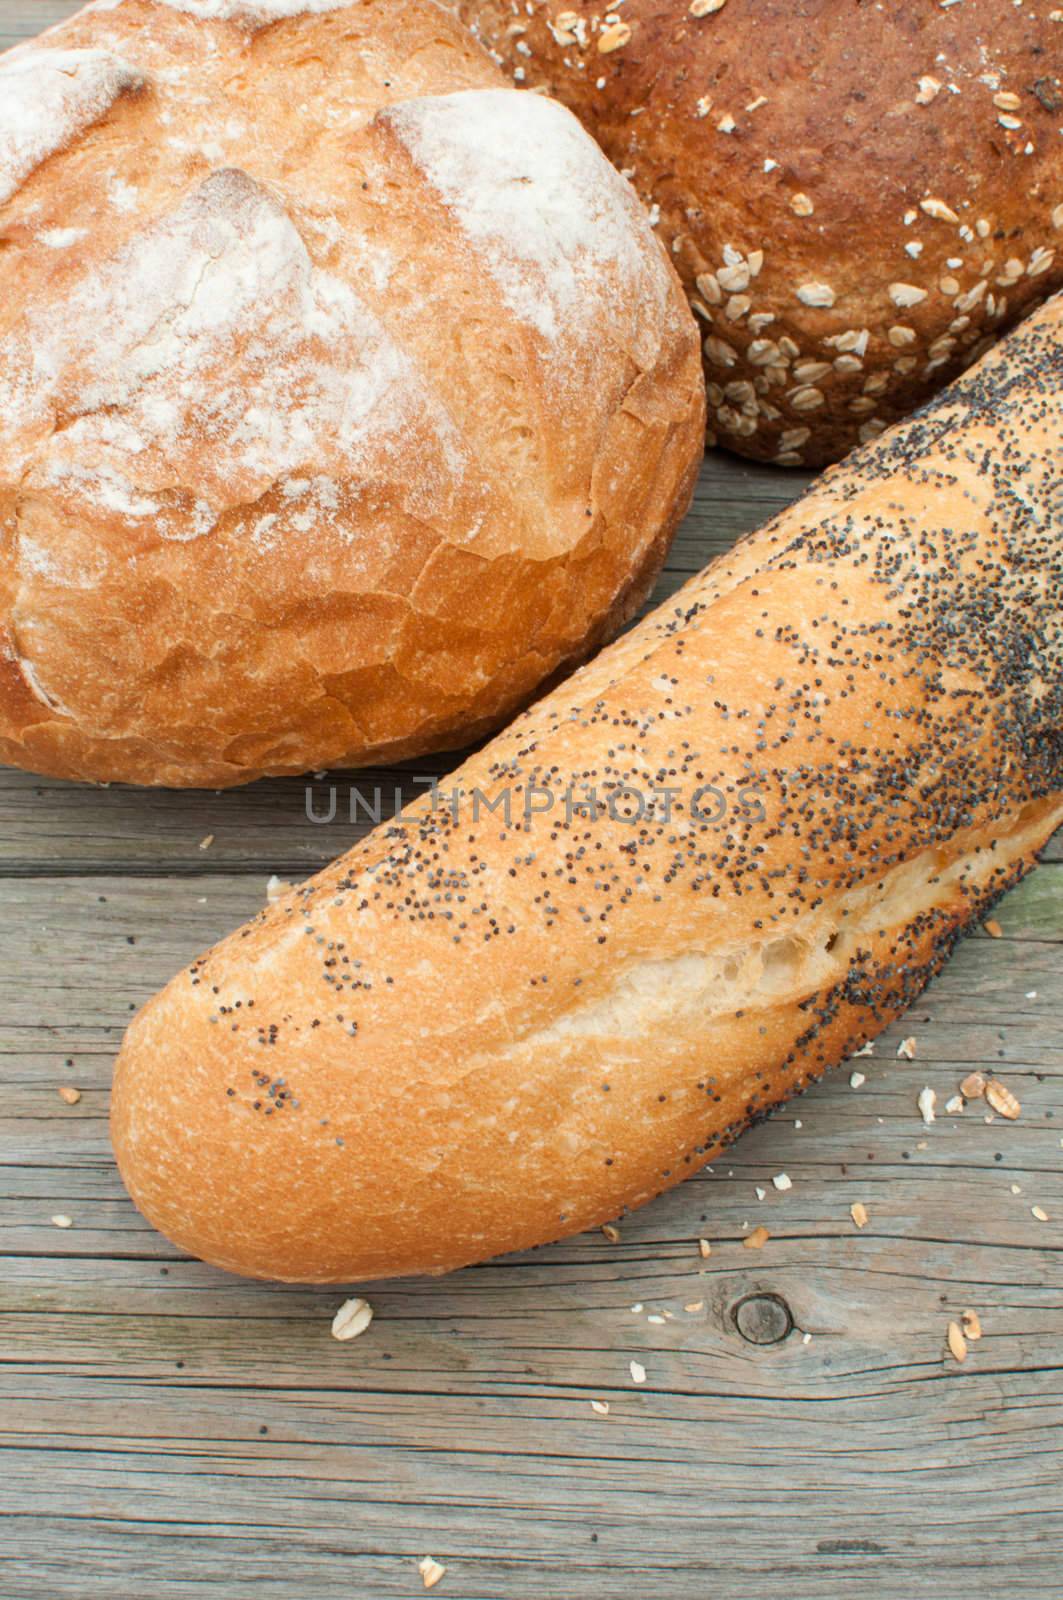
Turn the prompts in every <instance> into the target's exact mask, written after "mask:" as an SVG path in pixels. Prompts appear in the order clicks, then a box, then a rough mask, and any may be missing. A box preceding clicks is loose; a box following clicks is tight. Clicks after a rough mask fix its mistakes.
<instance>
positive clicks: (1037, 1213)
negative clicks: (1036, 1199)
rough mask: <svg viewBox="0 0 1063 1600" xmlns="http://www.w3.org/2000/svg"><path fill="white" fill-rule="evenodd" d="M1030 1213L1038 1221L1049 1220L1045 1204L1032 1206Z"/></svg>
mask: <svg viewBox="0 0 1063 1600" xmlns="http://www.w3.org/2000/svg"><path fill="white" fill-rule="evenodd" d="M1030 1215H1031V1216H1033V1217H1036V1218H1037V1220H1038V1222H1047V1221H1048V1212H1047V1211H1046V1210H1045V1209H1044V1207H1043V1206H1031V1207H1030Z"/></svg>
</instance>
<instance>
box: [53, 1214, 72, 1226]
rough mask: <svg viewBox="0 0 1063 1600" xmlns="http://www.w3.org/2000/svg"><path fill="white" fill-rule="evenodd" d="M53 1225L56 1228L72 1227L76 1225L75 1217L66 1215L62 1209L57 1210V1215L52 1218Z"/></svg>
mask: <svg viewBox="0 0 1063 1600" xmlns="http://www.w3.org/2000/svg"><path fill="white" fill-rule="evenodd" d="M52 1226H53V1227H54V1228H72V1227H73V1226H74V1219H73V1217H68V1216H66V1215H65V1214H64V1213H63V1212H62V1211H57V1212H56V1214H55V1216H54V1217H53V1218H52Z"/></svg>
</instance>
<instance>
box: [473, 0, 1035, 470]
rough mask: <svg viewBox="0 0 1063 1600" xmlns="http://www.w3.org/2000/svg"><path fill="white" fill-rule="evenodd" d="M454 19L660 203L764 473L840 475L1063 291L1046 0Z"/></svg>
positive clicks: (493, 11)
mask: <svg viewBox="0 0 1063 1600" xmlns="http://www.w3.org/2000/svg"><path fill="white" fill-rule="evenodd" d="M451 3H452V4H453V7H454V9H455V10H457V11H459V12H460V14H461V15H462V17H464V18H465V20H466V21H467V22H468V23H469V24H470V26H471V27H472V28H473V30H474V32H476V33H477V35H478V36H479V37H480V38H482V40H483V41H484V43H485V45H487V47H488V48H489V49H490V51H491V53H492V54H493V55H494V56H495V58H496V59H497V60H498V61H500V62H501V64H502V65H503V66H504V67H505V68H506V70H507V71H509V72H510V74H511V75H512V76H513V77H514V78H515V80H516V81H517V82H519V83H522V84H525V85H527V86H528V87H531V88H534V89H540V90H541V89H545V90H546V91H548V92H549V93H550V94H552V95H555V96H556V97H557V98H558V99H560V100H561V101H563V103H564V104H565V105H567V106H569V107H571V109H572V110H573V111H575V112H576V114H577V115H578V116H579V117H580V119H581V120H582V122H583V123H584V126H585V127H587V128H588V129H589V130H590V131H591V132H592V133H593V134H594V135H595V137H596V138H597V139H598V140H599V141H600V143H601V145H602V148H603V149H604V150H605V151H606V153H607V155H609V157H610V158H611V159H612V160H613V161H615V163H616V165H617V166H618V167H620V168H622V169H623V170H624V171H626V172H628V173H629V174H630V175H631V177H632V181H633V182H634V183H635V185H636V187H637V188H638V190H639V192H640V194H641V195H642V196H643V199H644V200H645V202H646V204H647V205H649V206H652V207H653V208H654V213H655V214H656V216H657V218H658V231H659V233H660V236H661V238H662V239H663V240H664V242H665V243H666V244H667V245H668V246H669V248H670V249H671V250H672V252H673V259H674V261H675V263H676V266H677V267H678V268H679V272H680V274H681V276H682V278H683V282H684V284H685V285H686V288H687V291H688V293H689V295H690V297H691V303H692V305H693V307H694V310H695V312H696V313H697V315H698V318H699V320H700V322H701V326H702V334H703V340H704V354H705V374H706V378H707V380H708V386H709V427H710V429H711V431H712V433H713V435H714V436H715V437H716V438H718V440H719V442H720V443H721V444H723V445H726V446H727V447H728V448H729V449H732V450H736V451H738V452H739V453H740V454H742V455H748V456H756V457H758V458H760V459H761V460H770V461H777V462H779V463H780V464H782V465H784V466H797V465H804V466H816V465H821V464H823V463H825V462H828V461H833V460H837V459H838V458H839V457H840V456H842V455H843V454H844V453H845V451H847V450H849V449H851V448H852V447H853V446H854V445H856V444H857V443H862V442H865V441H866V440H868V439H872V438H875V437H877V436H878V435H879V434H880V433H881V432H882V431H883V429H884V428H886V427H887V426H888V425H889V424H890V423H892V422H895V421H896V420H897V419H898V418H899V417H903V416H905V415H906V414H907V413H908V412H909V411H911V410H912V409H913V408H914V407H915V406H916V405H917V404H918V403H920V402H921V401H923V400H925V399H926V398H927V397H928V396H929V395H930V394H932V393H934V391H935V390H937V389H939V388H940V387H941V386H942V385H943V384H944V383H946V382H948V380H949V379H951V378H953V377H954V376H955V375H956V373H957V372H959V371H960V370H961V369H962V368H963V367H965V366H967V365H968V364H969V363H970V362H971V361H973V360H975V359H977V357H978V356H979V355H981V354H982V352H983V350H985V349H986V348H987V346H988V344H989V343H991V342H992V340H994V339H996V338H997V337H999V335H1000V334H1001V333H1003V332H1004V331H1006V329H1008V328H1009V327H1011V326H1012V324H1013V323H1015V322H1016V321H1017V320H1018V319H1019V318H1020V317H1021V316H1023V315H1024V314H1025V313H1026V312H1027V311H1029V310H1030V309H1031V307H1033V306H1035V305H1037V304H1038V303H1039V302H1040V301H1041V300H1043V299H1045V298H1046V297H1047V296H1048V295H1050V294H1052V293H1053V292H1054V291H1055V290H1056V289H1058V288H1059V287H1060V285H1063V76H1061V74H1063V10H1061V9H1060V8H1059V7H1057V6H1054V5H1052V4H1051V3H1049V0H1044V3H1040V0H1035V3H1028V4H1025V5H1023V4H1010V3H1001V0H962V4H956V3H955V0H886V3H883V4H857V3H855V0H726V4H725V3H724V0H715V3H711V4H710V3H706V0H625V3H624V4H623V5H622V6H618V7H616V8H615V10H614V9H613V8H611V7H610V6H609V5H608V4H607V3H605V0H572V3H571V4H568V3H567V0H451Z"/></svg>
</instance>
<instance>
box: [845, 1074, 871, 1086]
mask: <svg viewBox="0 0 1063 1600" xmlns="http://www.w3.org/2000/svg"><path fill="white" fill-rule="evenodd" d="M866 1082H867V1074H866V1073H864V1072H850V1074H849V1087H850V1089H862V1088H863V1087H864V1084H865V1083H866Z"/></svg>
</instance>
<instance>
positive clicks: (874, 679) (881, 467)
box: [113, 300, 1063, 1279]
mask: <svg viewBox="0 0 1063 1600" xmlns="http://www.w3.org/2000/svg"><path fill="white" fill-rule="evenodd" d="M1061 439H1063V301H1060V300H1055V301H1053V302H1052V303H1051V304H1050V305H1049V306H1048V307H1046V308H1045V309H1044V310H1043V311H1041V312H1039V313H1037V314H1035V315H1034V317H1032V318H1031V320H1030V321H1029V322H1028V323H1026V325H1025V326H1024V327H1022V328H1021V329H1020V330H1018V332H1016V333H1014V334H1013V335H1012V336H1011V338H1010V339H1009V340H1008V341H1006V342H1005V343H1004V344H1003V345H1001V346H1000V347H999V348H998V349H997V350H995V351H993V352H992V353H991V354H989V355H988V356H986V357H985V359H984V361H983V363H982V364H981V366H980V367H979V368H978V369H977V370H976V371H975V372H973V373H971V374H969V375H968V376H966V377H964V378H962V379H961V380H959V382H958V383H957V384H956V385H955V386H954V387H953V388H952V389H951V390H950V391H948V392H947V393H946V394H945V395H944V396H943V397H942V398H941V399H940V400H939V401H938V402H937V403H936V404H935V405H934V407H933V408H932V409H930V410H928V411H926V412H924V413H923V414H922V415H920V416H918V417H916V418H914V419H913V420H912V421H910V422H908V423H907V424H902V425H901V426H899V427H898V428H897V429H896V430H894V431H893V432H891V433H890V434H889V435H888V436H887V437H886V438H884V439H883V440H881V441H880V442H878V443H875V444H872V445H869V446H867V447H866V448H865V449H863V450H862V451H860V452H859V453H858V454H856V455H854V456H853V457H852V459H851V461H849V462H846V463H845V464H844V465H843V466H841V467H838V468H835V469H834V471H833V472H831V473H828V474H827V475H826V476H825V477H824V478H823V479H822V480H820V482H819V483H818V484H817V485H816V486H815V487H814V488H813V489H812V491H811V492H810V493H809V494H808V495H807V497H806V498H805V499H804V500H801V501H799V502H797V503H796V504H795V505H794V506H792V507H790V508H789V509H787V510H786V511H784V512H783V513H782V515H781V516H779V517H777V518H776V519H775V521H774V522H772V523H769V525H768V526H767V527H766V528H764V529H763V531H762V532H760V533H757V534H754V535H753V536H751V537H750V538H748V539H746V540H745V541H744V542H743V543H741V544H740V545H739V546H738V547H737V548H736V549H735V550H734V552H733V553H732V554H730V555H728V556H726V557H724V558H722V559H721V560H720V561H719V562H717V563H716V564H715V565H714V566H712V567H710V568H709V570H708V571H707V572H706V573H705V574H704V575H703V576H702V577H700V578H696V579H695V580H694V581H693V582H692V583H690V584H688V585H687V587H686V588H685V589H683V590H682V591H681V592H680V593H679V594H678V595H677V596H676V597H675V598H674V600H672V601H670V602H669V603H668V604H667V605H666V606H664V607H662V608H661V609H660V610H658V611H656V612H654V613H653V614H652V615H651V616H649V617H647V618H646V620H645V621H644V622H643V623H642V624H641V625H640V626H639V627H638V628H637V629H636V630H634V631H633V632H631V633H629V634H627V635H626V636H625V637H624V638H623V639H621V640H620V641H619V642H618V643H616V644H614V645H612V646H611V647H610V649H608V650H606V651H605V652H603V654H602V655H600V656H599V657H598V659H597V660H596V661H594V662H593V663H591V664H590V665H589V666H587V667H585V668H583V669H582V671H581V672H579V673H578V674H577V675H576V676H575V677H573V678H572V679H571V680H570V681H569V682H568V683H566V684H565V685H564V686H563V687H561V688H559V689H557V690H555V691H554V693H553V694H551V695H550V696H548V697H547V698H546V699H544V700H542V701H540V702H539V703H538V704H537V705H536V706H535V707H533V709H532V710H531V711H529V712H527V713H526V714H525V715H524V716H522V717H520V718H519V719H518V720H517V721H516V722H515V723H514V724H513V725H512V727H510V728H509V729H507V730H506V732H505V733H503V734H502V735H500V736H499V737H498V738H497V739H495V740H494V741H493V742H492V743H491V744H489V745H488V746H487V747H486V748H485V749H484V750H482V751H481V752H480V753H478V754H477V755H476V756H474V757H473V758H472V760H470V761H468V762H466V764H465V765H464V766H463V767H462V768H461V769H460V770H459V771H458V773H457V774H456V775H455V777H454V780H453V782H454V785H455V787H457V788H460V790H461V791H462V793H461V794H460V795H459V796H457V797H455V796H454V795H453V794H452V792H451V789H450V786H449V784H448V786H447V788H446V791H445V792H444V793H442V794H440V795H439V796H438V797H437V798H436V803H435V805H434V806H433V805H432V802H431V800H426V801H425V802H424V803H423V804H421V805H420V806H419V808H417V809H416V811H415V813H414V815H413V817H412V820H409V821H403V822H402V823H393V824H391V825H390V826H382V827H380V828H378V829H377V830H376V832H375V833H373V834H372V835H371V836H370V837H369V838H368V839H366V840H365V841H364V842H363V843H361V844H359V845H358V846H357V847H356V848H355V849H354V850H352V851H351V852H350V853H349V854H348V855H346V856H344V857H343V859H342V860H340V861H338V862H337V863H336V864H335V865H334V866H332V867H331V868H329V869H328V870H327V871H325V872H323V873H321V874H320V875H319V876H318V877H317V878H314V879H313V880H311V882H310V883H309V884H307V885H306V886H304V887H303V888H301V889H299V890H297V891H295V892H293V893H291V894H289V895H288V896H287V898H286V899H284V900H282V901H280V902H279V903H277V904H276V905H274V906H272V907H271V908H270V909H269V910H268V911H265V912H263V914H262V915H261V916H260V917H258V918H256V919H255V921H254V922H252V923H250V924H248V926H247V927H245V928H243V929H241V930H240V932H239V933H236V934H234V935H233V936H232V937H231V938H229V939H226V940H224V941H223V942H222V943H221V944H219V945H218V946H217V947H216V948H215V949H214V950H212V951H210V953H209V954H207V955H206V956H204V957H203V958H202V959H201V960H199V961H197V962H195V964H194V965H193V966H192V967H191V968H190V969H189V970H188V971H186V972H185V973H183V974H182V975H181V976H180V977H179V978H177V979H176V980H175V981H174V982H173V983H172V984H170V986H169V987H168V988H167V989H166V990H165V991H164V992H163V993H162V994H161V995H160V996H159V997H158V998H157V999H155V1000H153V1001H152V1002H151V1003H150V1004H149V1005H148V1006H147V1007H146V1008H145V1010H144V1011H142V1012H141V1014H140V1016H139V1017H138V1018H137V1019H136V1020H135V1021H134V1022H133V1024H132V1026H131V1028H130V1030H129V1034H128V1036H127V1039H126V1043H125V1047H124V1049H123V1052H122V1055H121V1057H120V1059H119V1062H118V1068H117V1074H116V1077H115V1085H114V1099H113V1134H114V1143H115V1149H116V1151H117V1153H118V1160H119V1164H120V1166H121V1169H122V1173H123V1176H124V1177H125V1180H126V1182H127V1184H128V1185H129V1189H130V1192H131V1193H132V1196H133V1198H134V1200H135V1201H136V1202H137V1204H138V1205H139V1206H140V1208H141V1209H142V1210H143V1212H144V1213H145V1215H146V1216H147V1217H148V1218H149V1219H150V1220H151V1221H152V1222H153V1223H155V1224H156V1226H157V1227H159V1228H161V1229H162V1230H163V1232H165V1233H167V1234H169V1235H170V1237H171V1238H172V1239H174V1240H175V1241H176V1242H177V1243H178V1244H179V1245H180V1246H182V1247H183V1248H185V1249H188V1250H191V1251H194V1252H195V1253H196V1254H197V1255H201V1256H205V1257H206V1258H207V1259H208V1260H210V1261H214V1262H217V1263H219V1264H220V1265H221V1266H225V1267H229V1268H231V1269H233V1270H234V1271H237V1272H245V1273H250V1274H257V1275H263V1276H275V1277H280V1278H292V1279H351V1278H372V1277H379V1276H383V1275H386V1274H390V1273H405V1272H420V1271H425V1270H436V1269H443V1268H449V1267H456V1266H460V1265H462V1264H463V1263H465V1262H470V1261H476V1260H479V1259H481V1258H483V1257H485V1256H490V1255H493V1254H495V1253H497V1252H499V1251H502V1250H511V1249H516V1248H521V1247H524V1246H527V1245H533V1244H537V1243H540V1242H542V1241H544V1240H547V1239H554V1238H557V1237H559V1236H560V1235H562V1234H566V1233H572V1232H574V1231H575V1230H577V1229H580V1228H586V1227H589V1226H590V1225H592V1224H594V1223H600V1222H602V1221H604V1220H605V1219H606V1218H609V1217H613V1216H615V1215H617V1214H618V1213H619V1212H621V1211H623V1210H624V1209H625V1208H626V1207H630V1206H636V1205H640V1204H641V1203H642V1202H643V1201H645V1200H648V1199H650V1197H651V1196H652V1195H654V1194H656V1193H657V1192H658V1191H659V1190H661V1189H665V1188H668V1187H669V1186H670V1185H672V1184H674V1183H676V1182H678V1180H679V1179H680V1178H682V1177H684V1176H685V1175H686V1174H687V1173H689V1172H693V1171H694V1170H695V1169H696V1168H697V1167H699V1166H701V1165H702V1164H703V1163H704V1162H706V1161H709V1160H711V1159H712V1157H713V1156H714V1155H715V1154H716V1153H717V1152H718V1151H719V1149H720V1147H721V1145H723V1144H726V1143H727V1142H728V1141H729V1140H731V1139H732V1138H734V1136H735V1135H736V1134H737V1133H739V1132H740V1131H741V1129H742V1128H744V1127H745V1126H746V1125H747V1124H748V1123H749V1122H751V1121H753V1120H754V1119H756V1118H759V1117H762V1116H764V1115H765V1114H766V1113H767V1112H768V1111H770V1110H771V1108H772V1107H773V1106H775V1105H778V1104H779V1103H780V1102H781V1101H783V1100H785V1099H786V1098H787V1097H788V1096H789V1095H791V1094H793V1093H794V1091H795V1090H797V1089H800V1088H802V1087H803V1086H804V1085H806V1084H807V1083H808V1082H809V1081H810V1080H811V1079H813V1078H816V1077H818V1076H819V1075H820V1074H821V1073H822V1072H823V1071H824V1070H825V1069H826V1068H828V1067H830V1066H832V1065H834V1064H835V1063H836V1062H838V1061H839V1060H841V1059H842V1057H843V1056H845V1055H847V1054H849V1053H850V1052H851V1051H853V1050H855V1049H857V1048H858V1047H859V1046H860V1045H861V1044H862V1043H863V1042H864V1041H865V1040H866V1039H868V1038H871V1037H872V1036H873V1035H874V1034H876V1033H878V1032H879V1030H880V1029H882V1028H883V1027H885V1026H886V1024H887V1023H888V1022H889V1021H890V1020H891V1019H892V1018H893V1017H895V1016H896V1015H897V1014H898V1013H899V1012H900V1011H902V1010H903V1009H904V1007H905V1006H907V1005H908V1004H909V1003H910V1002H911V1001H912V1000H913V999H914V998H915V996H916V995H917V994H918V993H919V991H920V990H921V989H922V987H923V985H924V984H925V983H926V981H927V979H928V978H929V977H930V976H931V975H932V974H933V973H934V972H935V971H936V970H937V968H938V967H939V966H940V965H941V963H942V962H943V961H944V959H945V957H946V955H947V954H948V952H949V950H950V949H951V947H952V945H953V944H954V943H955V941H956V938H957V936H958V935H959V934H960V932H961V931H962V930H963V929H964V928H966V927H968V926H969V925H970V924H971V923H972V922H974V921H976V920H978V919H979V918H981V917H984V916H985V915H986V914H987V912H988V910H989V908H990V906H991V905H992V904H993V902H994V901H995V900H996V898H997V897H998V896H999V895H1000V894H1001V893H1002V892H1003V891H1004V890H1005V889H1006V888H1008V887H1009V886H1010V885H1011V884H1013V883H1014V882H1015V881H1016V880H1017V879H1018V878H1020V877H1021V876H1022V875H1023V873H1025V872H1026V871H1028V870H1029V868H1030V867H1031V866H1032V865H1033V863H1034V859H1035V856H1036V852H1037V851H1038V849H1039V848H1040V847H1041V845H1043V844H1044V842H1045V840H1046V839H1047V838H1048V836H1049V834H1050V833H1051V832H1052V830H1053V828H1054V826H1055V825H1056V824H1057V823H1059V822H1061V821H1063V505H1061V503H1060V496H1059V487H1060V477H1061V471H1063V445H1061ZM478 795H479V798H478ZM507 804H508V815H507ZM489 805H490V806H492V807H493V808H494V809H491V810H489V809H488V806H489ZM591 808H596V810H595V811H594V812H593V814H592V810H591Z"/></svg>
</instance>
